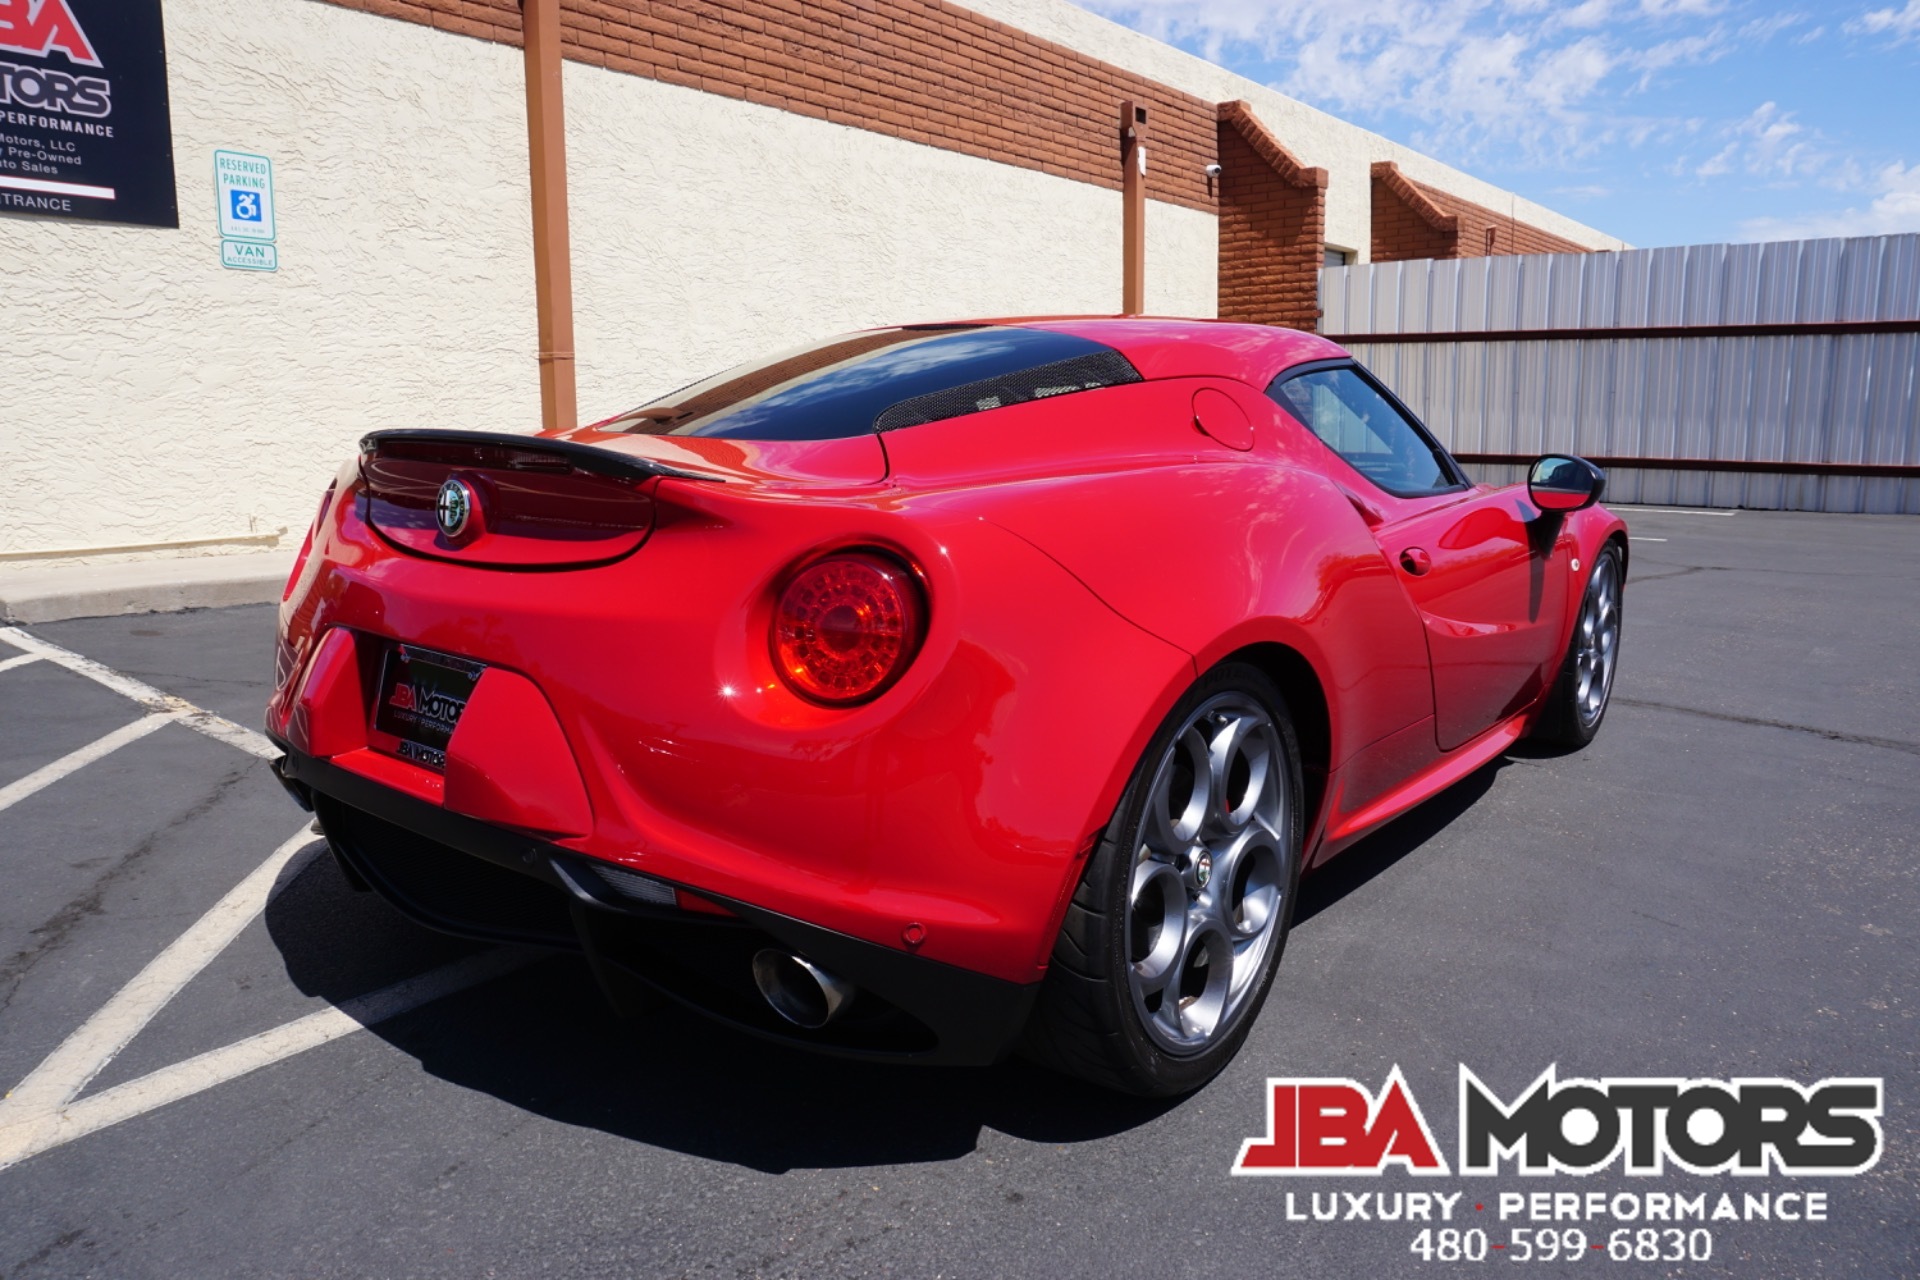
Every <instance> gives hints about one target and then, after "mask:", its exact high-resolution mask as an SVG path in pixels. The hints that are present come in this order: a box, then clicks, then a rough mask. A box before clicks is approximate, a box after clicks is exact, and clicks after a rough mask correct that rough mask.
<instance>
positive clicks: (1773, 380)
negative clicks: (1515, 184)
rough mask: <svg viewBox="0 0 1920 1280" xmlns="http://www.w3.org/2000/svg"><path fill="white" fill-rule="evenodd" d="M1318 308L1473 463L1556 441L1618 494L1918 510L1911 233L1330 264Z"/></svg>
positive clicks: (1917, 268)
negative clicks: (1595, 467)
mask: <svg viewBox="0 0 1920 1280" xmlns="http://www.w3.org/2000/svg"><path fill="white" fill-rule="evenodd" d="M1320 305H1321V308H1322V311H1323V313H1324V314H1323V316H1322V319H1321V323H1320V331H1321V332H1322V333H1325V334H1328V335H1329V336H1331V337H1333V338H1334V340H1335V341H1338V342H1341V343H1343V344H1345V345H1346V346H1348V347H1349V348H1350V349H1351V350H1352V351H1353V353H1354V354H1355V355H1356V356H1358V357H1359V358H1360V359H1361V360H1362V361H1364V362H1365V363H1366V364H1367V365H1368V367H1370V368H1372V369H1373V370H1374V371H1375V372H1376V373H1378V374H1379V375H1380V378H1381V379H1382V380H1383V381H1384V382H1386V383H1387V385H1388V386H1390V387H1392V388H1393V389H1394V391H1395V392H1397V393H1398V394H1399V395H1400V397H1401V398H1402V399H1403V400H1405V401H1406V402H1407V404H1408V406H1409V407H1410V408H1412V409H1413V410H1414V412H1415V413H1417V414H1419V415H1420V416H1421V418H1422V419H1423V420H1424V421H1425V422H1426V423H1427V424H1428V425H1429V426H1430V427H1431V428H1432V429H1433V430H1434V432H1435V433H1436V434H1437V435H1439V437H1440V438H1441V439H1442V440H1443V441H1444V442H1446V444H1447V446H1448V447H1449V448H1451V449H1452V450H1454V451H1455V452H1456V453H1457V454H1459V455H1461V457H1462V460H1463V461H1465V462H1467V463H1468V464H1469V466H1470V468H1471V469H1472V470H1474V471H1476V472H1478V473H1479V474H1480V475H1481V476H1482V478H1485V479H1489V480H1496V481H1500V482H1505V481H1507V480H1509V479H1515V478H1519V477H1520V476H1521V475H1522V474H1523V464H1522V462H1521V460H1522V459H1531V458H1532V457H1534V456H1536V455H1538V454H1541V453H1548V452H1571V453H1579V454H1582V455H1585V456H1587V457H1590V458H1593V459H1594V460H1595V461H1598V462H1600V463H1601V465H1603V466H1606V467H1607V468H1608V472H1609V484H1608V496H1609V497H1611V498H1614V499H1617V500H1619V501H1622V502H1652V503H1662V504H1674V505H1686V506H1719V507H1759V508H1771V509H1788V510H1807V511H1854V512H1909V513H1920V374H1916V367H1917V366H1920V235H1902V236H1877V237H1870V238H1862V239H1855V240H1804V241H1787V242H1782V243H1777V244H1711V245H1688V246H1685V247H1682V248H1674V249H1636V250H1631V251H1628V252H1624V253H1594V254H1546V255H1539V256H1525V257H1518V256H1516V257H1497V258H1466V259H1459V260H1421V261H1416V262H1389V263H1380V264H1368V265H1362V266H1352V267H1331V268H1328V269H1326V270H1323V271H1322V272H1321V273H1320ZM1662 462H1667V463H1670V464H1671V465H1669V466H1664V467H1663V466H1661V465H1660V463H1662Z"/></svg>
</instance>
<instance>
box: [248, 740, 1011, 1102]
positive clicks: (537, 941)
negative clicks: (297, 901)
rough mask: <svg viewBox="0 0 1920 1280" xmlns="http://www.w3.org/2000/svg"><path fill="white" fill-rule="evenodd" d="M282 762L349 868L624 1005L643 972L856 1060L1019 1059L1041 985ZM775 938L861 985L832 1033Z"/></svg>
mask: <svg viewBox="0 0 1920 1280" xmlns="http://www.w3.org/2000/svg"><path fill="white" fill-rule="evenodd" d="M276 745H277V746H279V747H280V748H281V749H282V750H283V751H286V753H287V754H286V756H285V758H283V759H281V760H279V761H277V762H276V763H275V765H274V769H275V771H276V772H277V773H278V774H279V775H280V779H281V781H282V782H283V783H285V784H286V786H287V789H288V790H289V791H291V792H292V793H293V795H294V797H295V798H296V799H298V800H299V801H300V802H301V803H302V804H303V805H305V806H307V807H309V808H311V809H312V810H313V811H314V812H315V814H316V815H317V816H318V817H319V819H320V825H321V827H322V828H323V829H324V830H325V832H326V834H327V840H328V843H329V844H330V845H331V846H332V847H333V852H334V855H335V856H336V857H337V858H339V860H340V862H341V865H342V867H343V868H344V869H345V870H346V872H347V874H348V875H349V876H350V877H351V878H353V879H354V880H356V881H359V882H361V883H363V884H365V885H367V886H370V887H372V888H373V889H375V890H378V891H379V892H380V894H381V895H382V896H383V897H385V898H386V899H387V900H388V901H390V902H392V903H393V905H394V906H396V907H397V908H399V909H400V910H401V911H402V912H403V913H405V914H406V915H408V916H410V917H412V918H413V919H414V920H416V921H418V922H419V923H421V924H423V925H426V926H427V927H429V928H432V929H438V930H440V931H441V932H444V933H451V934H456V935H459V936H461V937H468V938H476V939H480V940H484V941H491V942H507V943H515V944H518V945H522V946H536V947H545V948H550V949H553V950H559V951H572V952H577V953H579V954H581V955H583V956H584V957H585V958H586V959H587V961H588V963H589V964H590V965H591V966H592V967H593V969H594V971H595V973H596V974H597V975H598V976H599V977H600V979H601V982H602V985H603V986H604V987H606V988H607V989H608V994H609V996H611V997H613V998H614V999H615V1003H616V1005H618V1004H620V1003H622V1001H621V998H620V997H621V992H622V989H623V988H624V987H625V986H627V985H628V984H632V983H634V982H638V983H642V984H644V985H645V986H646V987H649V988H652V989H654V990H657V991H659V992H661V993H663V994H665V995H667V996H669V997H671V998H673V999H675V1000H678V1001H680V1002H681V1003H683V1004H686V1005H689V1006H691V1007H692V1008H694V1009H697V1010H699V1011H700V1012H702V1013H705V1014H707V1015H709V1016H711V1017H714V1018H717V1019H719V1020H721V1021H723V1022H726V1023H729V1024H731V1025H733V1026H735V1027H738V1028H740V1029H741V1030H743V1031H747V1032H750V1033H752V1034H754V1035H759V1036H764V1037H767V1038H769V1039H773V1040H778V1041H780V1042H782V1043H785V1044H790V1045H794V1046H796V1047H800V1048H805V1049H811V1050H816V1051H819V1052H823V1053H831V1054H837V1055H841V1056H848V1057H858V1058H869V1059H882V1060H893V1061H904V1062H918V1063H937V1064H942V1065H985V1064H988V1063H992V1062H996V1061H998V1060H1000V1059H1001V1058H1003V1057H1004V1056H1006V1054H1007V1052H1008V1051H1009V1050H1010V1049H1011V1047H1012V1046H1013V1043H1014V1041H1015V1039H1016V1038H1017V1037H1018V1036H1019V1034H1020V1030H1021V1028H1022V1027H1023V1026H1024V1025H1025V1024H1026V1020H1027V1015H1028V1013H1029V1011H1030V1010H1031V1009H1032V1007H1033V1001H1034V997H1035V995H1036V994H1037V993H1038V990H1039V984H1037V983H1026V984H1021V983H1012V982H1006V981H1002V980H1001V979H998V978H992V977H988V976H986V975H984V974H978V973H973V972H970V971H968V970H965V969H958V968H955V967H953V966H952V965H947V964H942V963H940V962H938V961H934V960H926V959H922V958H920V957H918V956H914V955H910V954H908V953H906V952H903V951H898V950H895V949H893V948H891V947H884V946H880V945H878V944H876V943H872V942H867V941H865V940H863V939H859V938H853V937H849V936H847V935H846V934H843V933H836V932H834V931H832V930H829V929H822V928H820V927H818V926H816V925H811V924H808V923H806V922H805V921H802V920H796V919H793V918H792V917H790V916H784V915H780V914H779V913H777V912H772V911H767V910H764V909H762V908H759V907H755V906H752V905H749V904H747V903H744V902H738V901H735V900H732V899H728V898H722V897H719V896H717V895H714V894H711V893H708V892H707V891H705V890H700V891H698V892H699V893H700V896H702V897H705V898H707V899H709V900H711V901H714V902H718V903H720V904H722V905H723V906H725V907H726V908H727V909H728V910H730V911H732V912H733V913H734V915H733V916H731V917H728V916H722V915H717V914H707V913H702V912H693V911H684V910H680V909H677V908H675V907H672V906H666V905H659V906H655V905H651V904H648V903H646V902H641V901H635V900H633V899H632V898H631V897H629V896H627V895H624V894H622V893H620V892H616V890H615V888H614V887H613V885H612V883H611V882H609V881H608V880H607V879H605V878H603V877H602V876H601V875H600V874H599V870H598V868H600V867H602V866H604V865H606V864H602V863H600V862H599V860H597V859H593V858H586V857H583V856H581V855H580V854H577V853H574V852H572V851H571V850H568V849H563V848H561V847H559V846H557V845H553V844H550V843H548V842H546V841H543V840H541V839H540V838H538V837H536V836H529V835H525V834H522V833H519V832H514V831H510V830H507V829H505V828H502V827H496V826H493V825H491V824H489V823H485V822H480V821H477V820H476V819H473V818H467V817H463V816H461V815H460V814H456V813H449V812H447V811H446V810H445V809H442V808H440V807H439V806H437V805H432V804H428V803H427V802H425V801H422V800H418V799H416V798H414V797H413V796H409V795H406V794H404V793H402V792H399V791H395V790H393V789H392V788H390V787H385V786H382V785H380V784H379V783H377V782H372V781H369V780H368V779H366V778H363V777H361V776H360V775H358V774H355V773H350V772H348V771H346V770H344V769H341V768H338V767H336V766H334V765H331V764H328V763H327V762H325V761H323V760H316V759H314V758H313V757H311V756H307V755H303V754H302V753H300V752H297V751H294V750H292V749H291V748H289V747H288V746H287V744H286V743H284V742H276ZM767 947H773V948H776V949H778V950H781V951H783V952H786V953H789V954H793V955H798V956H801V957H803V958H805V959H807V960H809V961H811V962H812V963H814V964H815V965H818V966H819V967H821V968H823V969H827V970H830V971H831V972H833V973H835V974H838V975H839V976H840V977H842V978H844V979H846V980H847V981H848V982H851V983H853V984H854V985H855V986H856V987H858V988H859V994H858V996H857V997H856V998H855V999H854V1000H853V1001H852V1002H851V1004H850V1005H849V1006H848V1008H847V1012H846V1013H845V1015H844V1016H842V1017H840V1018H838V1019H836V1020H835V1021H833V1022H831V1023H829V1024H828V1025H827V1026H825V1027H823V1028H821V1029H819V1030H817V1031H807V1030H802V1029H801V1028H799V1027H797V1026H794V1025H793V1024H792V1023H789V1022H787V1021H786V1020H785V1019H783V1018H782V1017H780V1015H778V1014H777V1013H775V1012H774V1011H773V1010H772V1009H771V1008H770V1007H769V1006H768V1005H767V1003H766V1001H765V1000H764V999H762V998H761V996H760V993H759V990H758V989H757V988H756V987H755V985H754V982H753V977H752V969H751V965H752V958H753V956H754V955H755V954H756V953H757V952H759V951H760V950H762V949H763V948H767Z"/></svg>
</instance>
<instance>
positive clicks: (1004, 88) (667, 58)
mask: <svg viewBox="0 0 1920 1280" xmlns="http://www.w3.org/2000/svg"><path fill="white" fill-rule="evenodd" d="M329 2H330V3H333V4H338V5H342V6H344V7H346V8H349V9H359V10H363V11H365V12H368V13H376V14H382V15H384V16H386V17H390V18H400V19H403V20H406V21H409V22H417V23H421V24H422V25H426V26H432V27H438V28H440V29H441V30H444V31H452V32H457V33H459V34H461V35H466V36H474V37H476V38H478V39H482V40H496V41H499V42H500V43H502V44H510V45H516V46H517V45H518V44H519V43H520V8H519V4H518V0H329ZM561 11H562V14H561V16H562V24H563V26H564V28H565V32H566V45H565V49H566V56H567V57H568V58H569V59H572V60H573V61H576V62H585V63H591V64H592V65H594V66H599V67H606V68H608V69H610V70H614V71H624V72H628V73H630V74H632V75H637V76H645V77H647V78H649V79H653V80H662V81H665V82H667V83H669V84H677V85H684V86H687V87H689V88H694V89H703V90H705V91H707V92H708V93H717V94H721V95H724V96H726V97H729V98H741V99H744V100H746V101H748V102H757V103H761V104H764V105H766V106H772V107H779V108H781V109H783V110H787V111H793V112H797V113H798V114H801V115H807V116H814V117H816V118H819V119H822V120H832V121H835V122H837V123H840V124H846V125H852V126H854V127H856V128H861V129H870V130H872V131H873V132H875V133H884V134H889V135H891V136H893V137H897V138H905V139H907V140H909V141H912V142H920V143H926V144H928V145H930V146H937V147H942V148H945V149H947V150H950V151H959V152H962V153H964V154H967V155H973V156H980V157H982V158H984V159H988V160H997V161H1000V162H1001V163H1004V164H1014V165H1019V166H1021V167H1022V168H1027V169H1039V170H1042V171H1044V172H1046V173H1051V174H1055V175H1057V176H1059V177H1063V178H1072V179H1075V180H1077V181H1080V182H1088V183H1093V184H1095V185H1097V186H1102V187H1111V188H1115V189H1118V187H1119V186H1120V150H1119V138H1118V130H1119V111H1120V103H1121V102H1122V101H1123V100H1125V99H1132V100H1133V101H1135V102H1136V103H1139V104H1141V105H1144V106H1146V107H1147V109H1148V112H1149V117H1148V121H1147V158H1148V164H1147V194H1148V196H1149V197H1151V198H1153V199H1155V200H1165V201H1170V202H1172V203H1175V204H1181V205H1186V206H1187V207H1188V208H1192V209H1201V210H1206V211H1209V212H1211V211H1212V209H1213V208H1214V202H1213V197H1212V196H1211V194H1210V193H1209V192H1208V189H1207V179H1206V172H1205V169H1206V166H1207V165H1208V164H1210V163H1212V162H1213V158H1214V118H1215V117H1214V107H1213V104H1212V103H1210V102H1205V101H1202V100H1201V99H1199V98H1194V97H1190V96H1188V95H1187V94H1184V93H1180V92H1178V91H1176V90H1174V89H1170V88H1168V87H1167V86H1165V85H1162V84H1159V83H1157V82H1155V81H1152V80H1149V79H1147V78H1145V77H1144V76H1139V75H1135V74H1133V73H1132V72H1129V71H1123V70H1121V69H1120V68H1118V67H1114V66H1109V65H1108V64H1107V63H1104V62H1100V61H1098V60H1096V59H1094V58H1089V57H1087V56H1086V55H1085V54H1082V53H1078V52H1076V51H1074V50H1072V49H1068V48H1066V47H1064V46H1062V45H1057V44H1052V43H1049V42H1048V41H1045V40H1041V39H1039V38H1037V37H1035V36H1031V35H1028V34H1027V33H1026V32H1024V31H1020V30H1018V29H1017V28H1014V27H1009V26H1006V25H1005V24H1003V23H999V22H995V21H993V20H992V19H990V18H986V17H982V16H981V15H979V14H977V13H974V12H972V11H971V10H968V9H962V8H959V7H958V6H956V5H951V4H944V3H941V0H727V2H726V3H702V2H701V0H652V2H651V3H650V2H649V0H561ZM1116 217H1117V214H1116ZM1116 270H1117V268H1116Z"/></svg>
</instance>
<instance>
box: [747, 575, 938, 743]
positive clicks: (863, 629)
mask: <svg viewBox="0 0 1920 1280" xmlns="http://www.w3.org/2000/svg"><path fill="white" fill-rule="evenodd" d="M925 635H926V611H925V608H924V606H922V604H921V603H920V590H919V587H918V586H917V585H916V584H915V583H914V582H913V581H912V576H911V575H910V574H909V573H908V572H907V571H906V570H905V569H904V568H902V567H901V566H900V565H898V564H895V563H894V562H893V561H891V560H888V559H885V558H884V557H881V556H877V555H869V554H864V553H853V554H844V555H835V556H829V557H827V558H826V559H824V560H821V561H819V562H817V563H815V564H810V565H808V566H807V567H806V568H804V569H802V570H801V571H800V572H799V573H797V574H795V575H794V576H793V580H792V581H791V582H789V583H787V585H786V589H785V590H783V591H782V592H781V593H780V602H779V604H778V605H776V606H775V608H774V611H773V662H774V665H775V666H777V667H779V668H780V676H781V678H782V679H784V680H785V681H786V682H787V684H788V685H789V686H791V687H792V689H793V691H794V692H795V693H798V694H799V695H800V696H802V697H804V698H809V699H812V700H813V701H815V702H823V703H826V704H827V705H829V706H848V705H850V704H852V703H856V702H865V701H867V700H868V699H869V698H873V697H877V696H878V695H879V694H880V693H881V692H882V691H883V690H884V689H886V687H887V686H888V685H890V684H892V683H893V682H894V681H895V680H897V679H899V678H900V673H901V672H903V671H905V670H906V669H907V665H908V664H909V663H911V662H912V661H913V657H914V654H916V653H918V652H919V651H920V642H921V640H922V639H924V638H925Z"/></svg>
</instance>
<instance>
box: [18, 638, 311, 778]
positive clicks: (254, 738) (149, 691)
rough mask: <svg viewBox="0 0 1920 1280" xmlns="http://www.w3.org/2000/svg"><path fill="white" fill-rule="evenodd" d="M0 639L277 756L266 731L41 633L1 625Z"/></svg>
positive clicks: (255, 751)
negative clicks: (44, 637) (124, 672)
mask: <svg viewBox="0 0 1920 1280" xmlns="http://www.w3.org/2000/svg"><path fill="white" fill-rule="evenodd" d="M0 640H4V641H5V642H6V643H8V644H10V645H12V646H13V647H14V648H16V649H24V650H25V651H26V652H27V653H29V654H31V655H33V656H34V657H36V658H44V659H46V660H47V661H48V662H52V663H55V664H57V665H59V666H62V667H65V668H66V669H67V670H69V671H71V672H73V673H74V674H75V675H82V676H85V677H86V678H87V679H89V680H93V681H97V682H98V683H100V684H103V685H105V686H106V687H107V688H109V689H111V690H113V691H114V692H115V693H117V694H119V695H121V696H122V697H125V698H132V699H133V700H134V701H135V702H137V703H139V704H140V705H141V706H143V707H145V708H146V709H147V710H149V711H159V712H167V713H170V714H172V715H173V716H175V717H176V718H177V719H178V720H179V721H180V723H181V724H183V725H185V726H187V728H189V729H192V730H194V731H195V732H196V733H204V734H206V735H207V736H208V737H209V738H213V739H216V740H217V741H220V742H224V743H226V744H227V745H228V746H230V747H238V748H239V749H240V750H242V751H245V752H247V753H248V754H249V755H255V756H258V757H260V758H261V759H262V760H277V759H279V758H280V749H279V748H278V747H276V746H274V745H273V743H272V742H271V741H269V740H268V738H267V735H266V734H264V733H257V732H255V731H254V730H252V729H249V728H247V727H246V726H244V725H238V724H235V723H234V722H233V721H231V720H229V719H227V718H226V717H225V716H218V715H215V714H214V713H213V712H211V711H208V710H206V709H204V708H202V707H196V706H194V705H193V704H192V703H191V702H188V701H187V700H186V699H185V698H176V697H174V696H173V695H172V694H170V693H162V692H160V690H158V689H156V688H154V687H153V686H152V685H150V684H142V683H141V682H140V681H138V680H135V679H134V678H133V677H132V676H123V675H121V674H120V673H119V672H118V671H115V670H114V669H113V668H111V667H108V666H105V665H103V664H101V663H98V662H95V661H94V660H93V659H92V658H83V657H81V656H80V655H79V654H77V653H75V652H73V651H72V650H71V649H62V648H61V647H60V646H59V645H57V644H50V643H49V642H47V641H45V640H42V639H41V638H40V637H39V636H35V635H29V634H28V633H27V632H25V631H22V630H21V629H20V628H19V627H0Z"/></svg>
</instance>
